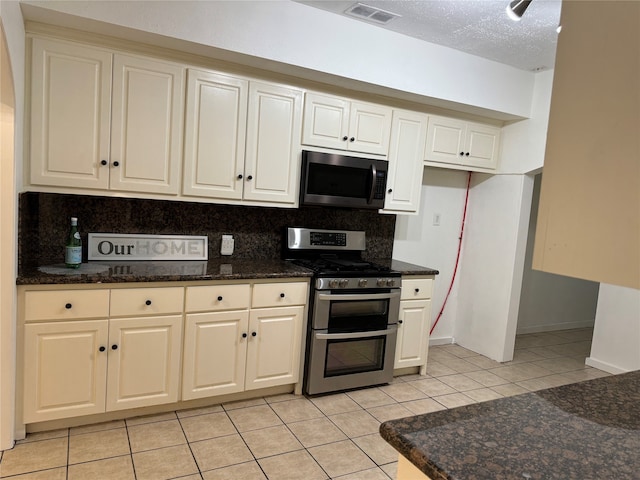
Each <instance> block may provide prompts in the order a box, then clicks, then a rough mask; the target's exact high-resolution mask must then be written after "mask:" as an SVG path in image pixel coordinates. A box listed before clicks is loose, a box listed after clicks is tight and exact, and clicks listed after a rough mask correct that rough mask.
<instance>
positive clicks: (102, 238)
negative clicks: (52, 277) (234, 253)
mask: <svg viewBox="0 0 640 480" xmlns="http://www.w3.org/2000/svg"><path fill="white" fill-rule="evenodd" d="M207 245H208V237H207V236H206V235H205V236H194V235H143V234H119V233H90V234H89V255H88V259H89V260H127V261H131V260H207V259H208V258H209V249H208V248H207Z"/></svg>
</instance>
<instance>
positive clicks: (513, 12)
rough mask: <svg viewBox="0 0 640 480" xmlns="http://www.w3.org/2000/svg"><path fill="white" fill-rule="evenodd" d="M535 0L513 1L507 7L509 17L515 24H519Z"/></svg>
mask: <svg viewBox="0 0 640 480" xmlns="http://www.w3.org/2000/svg"><path fill="white" fill-rule="evenodd" d="M532 1H533V0H513V1H512V2H511V3H509V5H507V15H509V18H510V19H511V20H513V21H514V22H519V21H520V20H521V19H522V15H523V14H524V12H525V10H527V7H528V6H529V4H530V3H531V2H532Z"/></svg>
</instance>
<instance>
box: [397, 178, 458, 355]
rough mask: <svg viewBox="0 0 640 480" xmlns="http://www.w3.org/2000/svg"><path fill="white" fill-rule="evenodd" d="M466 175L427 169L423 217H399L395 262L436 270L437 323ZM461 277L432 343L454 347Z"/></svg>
mask: <svg viewBox="0 0 640 480" xmlns="http://www.w3.org/2000/svg"><path fill="white" fill-rule="evenodd" d="M467 176H468V173H467V172H461V171H458V170H448V169H444V168H432V167H425V168H424V175H423V178H422V192H421V199H420V214H419V215H418V216H408V215H399V216H398V217H397V218H396V232H395V239H394V243H393V258H396V259H398V260H403V261H405V262H409V263H414V264H417V265H424V266H428V267H431V268H435V269H437V270H438V271H439V272H440V274H439V275H438V276H436V281H435V283H434V292H433V300H432V302H431V317H432V321H435V319H436V316H437V315H438V312H439V311H440V309H441V307H442V305H443V302H444V299H445V296H446V293H447V290H448V289H449V285H450V283H451V278H452V275H453V269H454V266H455V260H456V254H457V251H458V243H459V242H458V237H459V236H460V227H461V223H462V214H463V209H464V200H465V192H466V189H467ZM436 213H437V214H439V215H440V225H439V226H434V225H433V216H434V214H436ZM459 283H460V280H459V275H458V277H457V280H456V282H455V283H454V286H453V289H452V291H451V295H450V297H449V300H448V302H447V305H446V308H445V310H444V311H443V314H442V317H441V318H440V321H439V322H438V325H437V326H436V328H435V330H434V331H433V335H432V336H431V343H432V344H438V343H451V341H452V339H453V327H454V324H455V318H456V309H457V305H458V285H459Z"/></svg>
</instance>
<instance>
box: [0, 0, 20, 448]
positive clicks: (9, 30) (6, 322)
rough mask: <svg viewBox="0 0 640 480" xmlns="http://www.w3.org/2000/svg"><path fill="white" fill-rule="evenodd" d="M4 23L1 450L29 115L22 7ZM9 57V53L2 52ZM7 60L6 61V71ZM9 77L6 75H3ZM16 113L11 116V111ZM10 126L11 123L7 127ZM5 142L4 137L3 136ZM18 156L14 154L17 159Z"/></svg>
mask: <svg viewBox="0 0 640 480" xmlns="http://www.w3.org/2000/svg"><path fill="white" fill-rule="evenodd" d="M0 22H1V23H2V28H3V30H4V33H5V35H6V47H7V51H8V57H9V58H8V60H9V62H10V63H11V66H10V68H11V73H12V76H13V90H14V99H13V102H11V103H13V105H9V104H7V105H5V104H4V101H5V98H4V94H5V92H6V87H7V86H6V85H3V89H2V90H3V105H2V106H1V108H2V109H3V112H2V122H3V124H2V126H1V128H3V129H12V130H13V134H14V142H13V145H12V147H11V148H8V146H7V145H6V144H4V142H3V145H2V149H0V152H1V154H0V186H1V187H0V191H1V192H0V195H1V198H0V255H1V258H0V304H1V306H0V450H3V449H7V448H11V447H12V446H13V441H14V399H15V355H16V342H15V337H16V305H15V304H16V282H15V280H16V273H17V272H16V268H17V267H16V264H17V258H16V257H17V251H16V248H15V245H16V241H15V239H16V238H17V231H18V230H17V205H18V202H17V195H16V192H17V186H16V182H17V180H16V170H19V169H20V168H21V165H22V161H21V159H22V130H23V129H22V122H23V110H24V43H25V40H24V25H23V22H22V14H21V13H20V7H19V5H18V3H17V2H11V1H2V2H0ZM3 55H4V52H3ZM6 60H7V59H6V58H4V59H3V62H2V64H3V66H4V68H7V67H6V63H5V61H6ZM2 73H3V74H6V72H4V71H3V72H2ZM12 106H13V107H14V109H13V112H9V110H11V107H12ZM5 121H7V124H5V123H4V122H5ZM0 137H3V138H4V135H0ZM12 154H13V155H12Z"/></svg>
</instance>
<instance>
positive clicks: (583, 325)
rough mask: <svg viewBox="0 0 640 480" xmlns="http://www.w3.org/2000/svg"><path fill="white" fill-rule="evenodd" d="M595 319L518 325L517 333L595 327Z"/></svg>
mask: <svg viewBox="0 0 640 480" xmlns="http://www.w3.org/2000/svg"><path fill="white" fill-rule="evenodd" d="M594 323H595V319H592V320H585V321H583V322H567V323H548V324H544V325H531V326H522V327H520V326H518V328H517V330H516V335H524V334H527V333H539V332H553V331H556V330H573V329H574V328H593V325H594Z"/></svg>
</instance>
